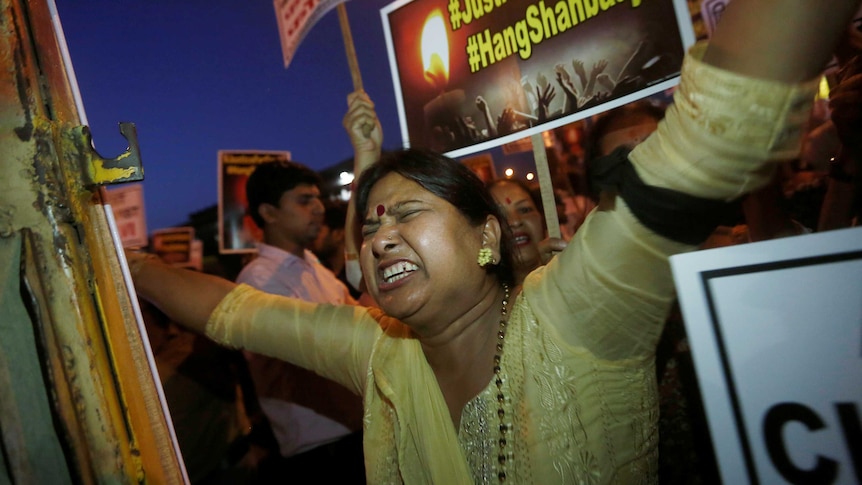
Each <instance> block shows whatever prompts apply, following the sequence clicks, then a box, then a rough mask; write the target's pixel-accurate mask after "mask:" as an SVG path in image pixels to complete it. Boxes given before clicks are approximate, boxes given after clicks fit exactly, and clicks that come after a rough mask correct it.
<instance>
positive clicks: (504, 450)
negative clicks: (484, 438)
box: [494, 284, 512, 483]
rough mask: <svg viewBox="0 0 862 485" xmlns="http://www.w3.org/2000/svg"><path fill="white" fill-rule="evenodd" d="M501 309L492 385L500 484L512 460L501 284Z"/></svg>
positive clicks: (506, 298)
mask: <svg viewBox="0 0 862 485" xmlns="http://www.w3.org/2000/svg"><path fill="white" fill-rule="evenodd" d="M503 292H504V295H503V309H502V310H501V311H500V329H499V330H498V331H497V352H496V353H495V354H494V383H495V384H496V385H497V416H498V417H499V418H500V440H499V441H498V445H499V449H498V454H497V460H498V468H497V478H499V479H500V483H503V482H505V481H506V465H507V464H508V463H509V461H510V460H511V458H512V452H510V451H508V445H509V443H508V438H507V434H509V432H510V431H512V429H511V428H512V425H511V423H506V410H505V409H504V408H503V405H504V403H505V402H506V396H505V395H504V394H503V373H502V369H501V368H500V362H501V361H502V358H503V342H504V341H505V339H506V324H507V320H508V318H507V316H508V306H509V285H508V284H503Z"/></svg>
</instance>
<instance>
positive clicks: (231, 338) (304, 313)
mask: <svg viewBox="0 0 862 485" xmlns="http://www.w3.org/2000/svg"><path fill="white" fill-rule="evenodd" d="M205 332H206V335H207V336H208V337H210V338H211V339H213V340H215V341H216V342H218V343H220V344H222V345H225V346H228V347H234V348H242V349H245V350H249V351H251V352H254V353H258V354H263V355H268V356H270V357H275V358H277V359H282V360H285V361H287V362H290V363H292V364H295V365H298V366H300V367H303V368H306V369H309V370H311V371H313V372H315V373H317V374H319V375H321V376H323V377H326V378H328V379H331V380H333V381H335V382H338V383H339V384H341V385H343V386H345V387H346V388H348V389H351V390H353V391H354V392H356V393H357V394H360V395H362V394H363V391H364V386H365V383H366V376H367V369H368V362H369V359H370V356H371V349H372V346H373V344H374V341H375V340H376V339H377V337H378V336H379V335H380V333H381V331H380V328H379V326H378V325H377V321H376V320H375V319H374V318H373V317H372V316H371V314H370V313H369V310H368V309H367V308H364V307H359V306H351V305H329V304H317V303H309V302H306V301H303V300H299V299H296V298H288V297H284V296H279V295H272V294H269V293H264V292H262V291H258V290H256V289H254V288H252V287H251V286H248V285H239V286H238V287H236V288H235V289H234V290H232V291H231V292H230V293H228V294H227V296H225V298H224V299H223V300H222V301H221V302H220V303H219V305H218V306H217V307H216V309H215V310H214V311H213V313H212V315H211V316H210V318H209V321H208V322H207V325H206V329H205Z"/></svg>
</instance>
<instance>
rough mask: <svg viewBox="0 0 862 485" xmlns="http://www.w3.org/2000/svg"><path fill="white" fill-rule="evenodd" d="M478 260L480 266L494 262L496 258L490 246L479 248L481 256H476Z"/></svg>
mask: <svg viewBox="0 0 862 485" xmlns="http://www.w3.org/2000/svg"><path fill="white" fill-rule="evenodd" d="M476 262H477V263H479V266H481V267H483V268H484V267H485V266H487V265H488V264H489V263H493V262H494V259H493V257H492V254H491V249H490V248H482V249H480V250H479V256H478V257H477V258H476Z"/></svg>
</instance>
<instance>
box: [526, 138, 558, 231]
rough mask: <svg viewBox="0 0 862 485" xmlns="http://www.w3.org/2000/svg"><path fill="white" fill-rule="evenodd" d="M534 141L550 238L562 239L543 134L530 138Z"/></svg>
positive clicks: (537, 171) (534, 153) (534, 152)
mask: <svg viewBox="0 0 862 485" xmlns="http://www.w3.org/2000/svg"><path fill="white" fill-rule="evenodd" d="M530 139H531V140H532V141H533V157H534V158H535V160H536V174H537V175H538V176H539V189H540V190H541V193H542V205H543V206H545V222H546V224H547V226H548V236H549V237H556V238H559V237H560V219H559V217H558V216H557V203H556V201H555V200H554V185H553V183H552V182H551V170H550V169H549V168H548V152H547V151H545V141H544V139H543V138H542V134H541V133H536V134H534V135H532V136H530Z"/></svg>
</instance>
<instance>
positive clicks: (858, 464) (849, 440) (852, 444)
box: [835, 402, 862, 483]
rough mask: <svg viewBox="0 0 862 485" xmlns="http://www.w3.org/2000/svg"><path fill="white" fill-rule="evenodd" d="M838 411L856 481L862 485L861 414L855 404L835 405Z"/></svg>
mask: <svg viewBox="0 0 862 485" xmlns="http://www.w3.org/2000/svg"><path fill="white" fill-rule="evenodd" d="M835 409H836V410H837V411H838V419H840V420H841V429H842V430H844V442H845V443H846V444H847V451H848V452H849V453H850V459H851V460H853V469H854V470H856V481H857V482H860V483H862V422H860V420H859V412H858V411H857V409H856V406H855V405H854V404H853V403H849V402H844V403H841V402H839V403H837V404H835Z"/></svg>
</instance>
